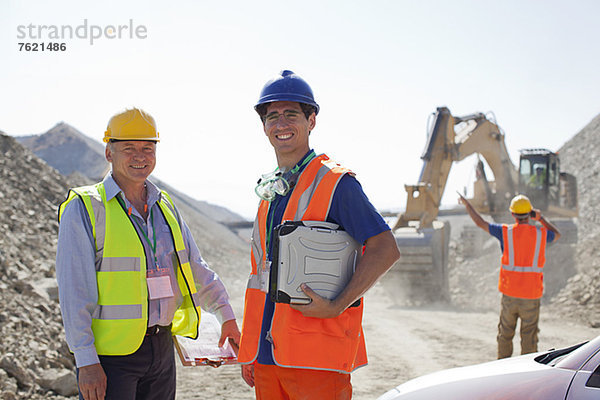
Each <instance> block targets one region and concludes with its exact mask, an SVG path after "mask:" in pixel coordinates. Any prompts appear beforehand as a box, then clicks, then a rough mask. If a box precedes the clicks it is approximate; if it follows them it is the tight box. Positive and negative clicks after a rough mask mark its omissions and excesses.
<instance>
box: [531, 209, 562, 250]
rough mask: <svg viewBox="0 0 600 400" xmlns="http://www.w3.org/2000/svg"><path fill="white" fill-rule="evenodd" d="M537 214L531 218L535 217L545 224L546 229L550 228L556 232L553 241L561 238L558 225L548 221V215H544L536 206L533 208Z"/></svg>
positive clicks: (535, 219) (534, 218)
mask: <svg viewBox="0 0 600 400" xmlns="http://www.w3.org/2000/svg"><path fill="white" fill-rule="evenodd" d="M532 211H533V212H534V213H535V215H534V216H533V217H531V219H533V220H534V221H540V223H541V224H542V225H544V227H545V228H546V229H548V230H549V231H552V232H554V240H553V242H555V241H557V240H558V239H559V238H560V231H559V230H558V228H557V227H556V225H554V224H553V223H552V222H550V221H548V220H547V219H546V217H544V216H543V215H542V212H541V211H540V210H538V209H537V208H534V209H533V210H532Z"/></svg>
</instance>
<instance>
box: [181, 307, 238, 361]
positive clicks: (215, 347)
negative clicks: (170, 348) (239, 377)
mask: <svg viewBox="0 0 600 400" xmlns="http://www.w3.org/2000/svg"><path fill="white" fill-rule="evenodd" d="M220 337H221V325H220V324H219V321H218V320H217V317H215V316H214V314H211V313H208V312H204V311H203V312H202V316H201V319H200V324H199V326H198V337H197V338H196V339H190V338H187V337H183V336H179V335H174V336H173V343H174V344H175V348H176V349H177V354H179V359H180V360H181V364H182V365H184V366H191V367H195V366H204V365H206V366H211V367H219V366H221V365H226V364H237V354H236V349H234V347H233V346H232V345H231V343H229V341H228V340H227V341H225V344H224V345H223V347H219V338H220Z"/></svg>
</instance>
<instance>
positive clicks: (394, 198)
mask: <svg viewBox="0 0 600 400" xmlns="http://www.w3.org/2000/svg"><path fill="white" fill-rule="evenodd" d="M599 15H600V2H598V1H593V0H589V1H574V0H571V1H566V0H565V1H524V0H519V1H497V0H496V1H482V0H473V1H466V0H463V1H460V0H459V1H457V0H454V1H441V0H440V1H426V0H423V1H416V0H415V1H380V0H379V1H378V0H374V1H368V2H367V1H304V2H285V1H260V0H259V1H226V2H217V1H210V2H209V1H173V2H166V1H102V2H99V1H88V0H83V1H82V0H73V1H63V0H55V1H51V2H46V1H32V0H19V1H17V0H0V54H2V61H1V62H0V91H1V95H0V130H2V131H4V132H6V133H8V134H11V135H25V134H39V133H43V132H45V131H47V130H48V129H50V128H51V127H52V126H54V125H55V124H56V123H58V122H60V121H64V122H66V123H68V124H70V125H72V126H74V127H75V128H76V129H78V130H80V131H81V132H83V133H84V134H86V135H88V136H90V137H92V138H94V139H96V140H98V141H101V140H102V137H103V133H104V130H105V127H106V124H107V122H108V120H109V118H110V117H111V116H112V115H113V114H115V113H116V112H119V111H120V110H122V109H124V108H127V107H133V106H137V107H140V108H143V109H144V110H146V111H148V112H149V113H150V114H152V115H153V116H154V118H155V119H156V122H157V124H158V128H159V131H160V134H161V143H160V144H159V151H158V157H159V159H158V166H157V168H156V170H155V175H156V176H157V177H159V178H161V179H163V180H165V181H166V182H168V183H170V184H171V185H173V186H174V187H176V188H177V189H179V190H181V191H183V192H185V193H187V194H189V195H191V196H193V197H195V198H197V199H200V200H206V201H209V202H211V203H215V204H219V205H222V206H225V207H227V208H229V209H231V210H232V211H235V212H237V213H240V214H241V215H243V216H245V217H247V218H252V217H253V215H254V212H255V208H256V205H257V202H258V198H257V197H256V196H255V195H254V190H253V189H254V185H255V184H256V180H257V178H258V177H259V176H260V174H261V173H266V172H269V171H271V170H272V169H274V168H275V166H276V163H275V157H274V153H273V151H272V148H271V147H270V145H269V143H268V141H267V139H266V137H265V136H264V133H263V131H262V126H261V124H260V121H259V119H258V117H257V115H256V114H255V112H254V110H253V105H254V104H255V102H256V100H257V98H258V95H259V92H260V89H261V88H262V86H263V84H264V83H265V82H266V81H267V80H268V79H269V78H270V77H272V76H273V75H275V74H276V73H278V72H279V71H280V70H282V69H291V70H293V71H295V72H296V73H298V74H299V75H301V76H302V77H303V78H304V79H306V80H307V81H308V82H309V84H310V85H311V86H312V88H313V91H314V93H315V97H316V100H317V102H318V103H319V104H320V106H321V112H320V113H319V115H318V117H317V126H316V129H315V130H314V131H313V133H312V135H311V145H312V147H313V148H314V149H315V150H316V151H317V152H326V153H328V154H329V155H330V156H331V157H332V158H334V159H336V160H337V161H339V162H340V163H342V164H343V165H345V166H347V167H349V168H351V169H352V170H354V171H355V172H356V174H357V178H358V179H359V181H360V182H361V184H362V185H363V187H364V189H365V191H366V193H367V195H368V196H369V197H370V199H371V201H372V202H373V203H374V204H375V206H376V207H377V208H379V209H380V210H388V209H399V208H402V207H403V206H404V205H405V203H406V192H405V191H404V184H413V183H416V182H417V179H418V176H419V172H420V170H421V167H422V161H421V159H420V155H421V153H422V150H423V147H424V145H425V139H426V123H427V118H428V116H429V114H431V113H432V112H434V111H435V110H436V108H437V107H439V106H447V107H448V108H449V109H450V111H451V112H452V113H453V114H454V115H465V114H471V113H474V112H478V111H481V112H489V111H491V112H493V113H494V115H495V117H496V120H497V122H498V124H499V125H500V127H501V128H502V129H503V131H504V132H505V134H506V145H507V147H508V150H509V152H510V155H511V158H512V161H513V162H515V163H516V162H517V160H518V154H519V153H518V150H519V149H522V148H531V147H544V148H548V149H550V150H558V149H559V148H560V146H562V145H563V144H564V143H565V142H566V141H568V140H569V139H570V138H571V137H572V136H573V135H575V134H576V133H577V132H579V130H580V129H581V128H583V127H584V126H585V125H586V124H587V123H588V122H589V121H590V120H591V119H592V118H593V117H595V116H596V115H597V114H599V113H600V55H599V51H598V43H599V42H600V24H599V23H598V16H599ZM52 27H56V28H52ZM62 27H66V28H62ZM77 28H79V30H77ZM53 29H55V30H54V33H53ZM56 29H58V33H57V31H56ZM61 29H62V32H61ZM69 29H72V30H73V32H74V33H73V37H72V38H71V37H68V34H69ZM119 30H120V32H119ZM100 31H101V34H99V32H100ZM61 33H62V35H63V36H67V37H63V38H61V37H60V36H58V37H57V36H56V35H57V34H59V35H60V34H61ZM84 33H85V35H84ZM52 34H54V36H51V35H52ZM119 34H120V35H121V37H120V38H119V37H118V35H119ZM40 35H41V36H42V37H41V38H40ZM77 35H78V36H79V37H77ZM92 35H96V36H98V37H97V38H91V36H92ZM84 36H85V37H84ZM48 42H52V43H65V46H66V49H65V50H64V51H60V50H59V51H47V50H45V51H37V52H32V51H29V52H28V51H25V49H22V50H21V51H19V47H20V45H19V43H38V44H41V43H46V45H47V43H48ZM65 156H68V155H65ZM474 163H475V158H474V157H471V158H469V159H467V160H465V161H463V162H461V163H458V164H457V165H455V166H454V167H453V169H452V171H451V173H450V178H449V183H448V186H447V188H446V194H445V196H444V199H443V202H444V203H445V204H455V203H456V196H455V195H454V191H455V190H457V189H461V190H462V188H463V187H465V186H467V187H470V185H471V184H472V181H473V179H474V173H473V168H474Z"/></svg>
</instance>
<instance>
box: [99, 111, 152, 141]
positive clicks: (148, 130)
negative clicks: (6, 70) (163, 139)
mask: <svg viewBox="0 0 600 400" xmlns="http://www.w3.org/2000/svg"><path fill="white" fill-rule="evenodd" d="M111 139H115V140H153V141H155V142H158V141H159V138H158V131H157V130H156V123H155V122H154V118H152V116H151V115H150V114H148V113H147V112H145V111H144V110H140V109H138V108H133V109H131V110H126V111H123V112H122V113H119V114H116V115H114V116H113V117H112V118H111V119H110V121H108V126H107V127H106V132H104V142H105V143H108V141H109V140H111Z"/></svg>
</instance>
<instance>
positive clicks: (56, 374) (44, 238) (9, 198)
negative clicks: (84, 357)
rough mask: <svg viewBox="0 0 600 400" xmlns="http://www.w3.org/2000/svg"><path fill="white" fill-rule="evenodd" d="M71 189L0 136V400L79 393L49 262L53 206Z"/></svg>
mask: <svg viewBox="0 0 600 400" xmlns="http://www.w3.org/2000/svg"><path fill="white" fill-rule="evenodd" d="M68 186H69V183H68V182H67V181H66V179H65V178H64V177H62V176H61V175H60V174H59V173H58V172H57V171H56V170H54V169H53V168H51V167H49V166H48V165H47V164H46V163H44V162H43V161H41V160H40V159H39V158H37V157H36V156H35V155H34V154H33V153H31V152H30V151H29V150H27V149H25V148H24V147H23V146H21V145H20V144H18V143H17V142H16V141H15V139H13V138H11V137H9V136H6V135H4V134H2V133H0V303H1V306H0V381H1V382H2V386H0V387H1V389H0V398H2V399H62V398H64V397H62V396H69V395H73V394H75V393H76V380H75V372H74V371H75V368H74V364H73V358H72V356H71V355H70V353H69V350H68V348H67V346H66V344H65V342H64V334H63V329H62V324H61V317H60V309H59V306H58V289H57V286H56V281H55V278H54V259H55V251H56V250H55V249H56V237H57V232H58V223H57V219H56V210H57V204H59V203H60V202H61V201H62V200H64V197H65V194H66V190H67V187H68Z"/></svg>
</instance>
